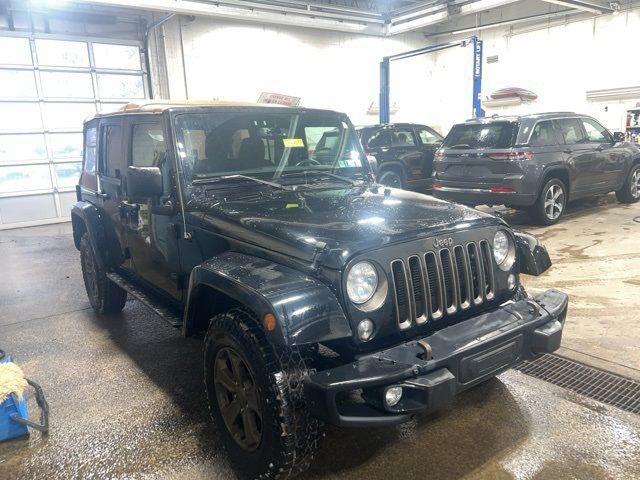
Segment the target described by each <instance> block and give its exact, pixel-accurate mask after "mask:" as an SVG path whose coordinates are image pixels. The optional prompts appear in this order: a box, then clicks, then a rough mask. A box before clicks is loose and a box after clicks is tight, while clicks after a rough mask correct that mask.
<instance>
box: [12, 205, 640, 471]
mask: <svg viewBox="0 0 640 480" xmlns="http://www.w3.org/2000/svg"><path fill="white" fill-rule="evenodd" d="M606 201H608V200H606V199H605V202H606ZM595 208H596V209H601V210H597V212H596V214H595V215H593V216H591V217H589V216H588V215H583V214H581V213H580V210H579V211H578V218H577V219H576V218H575V217H571V216H569V217H568V220H569V222H574V221H576V220H577V221H579V223H577V224H571V223H569V224H568V225H569V228H570V229H574V230H579V229H583V230H584V229H586V228H594V229H595V228H598V230H597V231H600V228H601V227H599V226H597V223H598V220H594V219H596V218H598V216H600V215H603V216H605V217H607V218H608V221H609V223H610V225H613V227H612V228H613V229H614V230H615V231H617V230H618V229H620V230H621V231H622V232H624V230H622V228H623V226H624V227H626V226H627V225H626V223H625V222H626V217H628V216H629V212H628V211H622V210H618V208H622V207H618V206H616V205H613V204H611V205H609V206H608V207H607V206H606V205H605V206H604V207H602V205H596V206H595ZM633 208H634V209H637V210H634V211H635V212H636V216H639V215H640V209H638V206H634V207H633ZM508 215H513V214H512V213H509V214H508ZM570 215H571V212H570ZM515 220H518V218H517V217H516V218H515ZM520 221H521V223H522V224H526V220H524V219H521V220H520ZM615 222H618V223H615ZM589 225H590V226H589ZM639 227H640V224H639ZM554 228H556V229H557V228H566V225H563V224H561V225H558V226H556V227H550V228H548V229H540V231H542V232H543V233H544V232H545V231H546V232H549V231H551V230H552V229H554ZM583 230H580V231H583ZM560 234H562V235H560ZM574 237H575V240H574V241H573V243H571V235H570V234H564V232H559V234H558V238H559V239H558V240H554V239H553V236H552V235H550V236H549V238H548V240H547V243H548V244H549V245H550V249H551V251H552V254H554V251H555V250H559V249H562V248H565V246H567V245H574V246H575V247H576V249H579V248H581V247H582V246H584V242H587V243H588V239H586V238H584V235H574ZM636 238H640V237H636ZM619 243H620V245H619V251H621V252H623V253H624V252H626V250H625V249H627V248H630V249H633V246H629V245H627V243H626V241H625V240H624V238H621V239H620V242H619ZM638 250H639V248H638V247H637V241H636V247H635V252H636V254H637V252H638ZM583 252H589V249H588V248H587V249H585V250H583ZM631 253H633V252H631ZM588 254H591V253H588ZM556 255H557V254H556ZM563 255H564V256H562V257H560V256H558V257H559V259H560V261H558V262H557V263H556V267H555V268H558V269H559V268H565V267H564V265H565V264H566V265H568V264H569V263H571V258H572V256H571V254H570V253H569V251H567V252H565V254H563ZM597 261H598V263H602V262H606V261H607V260H605V259H604V258H599V259H597ZM589 268H591V267H589ZM636 269H637V263H636ZM582 271H584V270H582ZM588 271H590V270H588ZM0 272H2V276H3V278H2V281H1V282H0V305H1V307H0V348H4V349H5V350H7V351H8V352H11V353H12V354H14V355H15V356H16V358H17V360H18V361H19V363H20V365H21V366H22V367H23V369H24V370H25V372H26V373H27V375H28V376H30V377H32V378H33V379H34V380H36V381H38V382H39V383H41V384H42V386H43V388H44V390H45V393H46V394H47V397H48V400H49V403H50V405H51V434H50V435H49V436H48V437H47V438H42V437H40V436H39V435H38V434H34V435H33V436H32V437H31V438H29V439H27V440H14V441H9V442H4V443H0V479H2V480H5V479H7V480H9V479H14V478H24V479H32V478H33V479H39V478H42V479H67V478H96V479H102V478H176V479H177V478H180V479H183V478H187V479H191V478H194V479H196V478H214V479H217V478H225V479H226V478H234V477H233V473H232V471H231V470H230V469H229V466H228V464H227V462H226V458H225V454H224V450H223V449H222V448H221V445H220V442H219V439H218V436H217V434H216V429H215V426H213V425H212V424H211V422H210V421H209V417H208V413H207V410H206V403H205V396H204V388H203V385H202V358H201V341H200V340H199V339H198V338H190V339H186V340H185V339H183V338H182V337H181V336H180V335H179V333H178V332H176V331H175V330H173V329H172V328H171V327H169V326H168V325H166V324H164V323H163V322H162V321H161V320H160V319H158V318H156V317H155V316H154V315H152V314H150V313H149V312H148V310H146V309H145V308H144V307H142V306H141V305H140V304H139V303H138V302H136V301H129V302H128V303H127V306H126V308H125V310H124V312H123V313H122V314H121V315H118V316H115V317H111V318H98V317H96V316H95V315H94V314H93V312H92V311H91V310H90V309H89V304H88V301H87V299H86V295H85V293H84V289H83V286H82V280H81V276H80V269H79V265H78V255H77V252H76V251H75V249H74V247H73V244H72V240H71V237H70V228H69V226H68V225H63V226H49V227H38V228H32V229H24V230H16V231H8V232H0ZM623 273H624V272H623V271H621V272H620V275H619V276H618V277H615V278H613V279H612V280H611V282H614V284H615V285H617V282H622V283H624V281H623V280H624V279H622V278H620V276H623ZM547 275H548V278H547V281H549V282H560V281H568V280H569V279H567V278H564V279H560V278H556V277H553V276H552V274H551V273H550V274H547ZM577 275H578V274H575V276H574V279H576V280H578V278H577ZM594 275H595V273H594ZM527 280H529V279H527ZM527 280H525V281H527ZM535 281H536V282H538V281H541V279H536V280H535ZM543 283H544V282H543ZM538 285H540V286H542V283H539V284H538V283H536V284H535V285H534V286H532V287H531V288H532V289H535V288H537V287H538ZM616 288H618V287H617V286H616V287H615V288H613V289H610V290H612V291H613V290H615V289H616ZM620 288H626V287H620ZM596 290H597V291H598V292H597V293H598V295H597V296H604V297H605V298H609V297H610V296H612V295H613V293H611V292H610V291H606V289H603V288H602V286H601V285H599V284H597V285H595V286H594V291H593V292H592V293H594V295H595V293H596ZM603 290H605V291H603ZM635 301H638V298H636V299H635ZM585 308H586V307H585ZM578 312H581V310H578ZM636 312H637V311H636ZM572 314H573V313H572V312H570V316H569V319H568V322H569V323H568V325H570V324H572V322H574V323H573V326H572V327H571V329H570V330H568V331H570V332H571V335H568V336H567V337H566V339H565V342H567V343H570V344H572V345H576V346H580V345H581V343H580V342H586V343H585V345H588V344H589V342H592V343H593V344H595V343H597V342H596V341H597V340H598V339H597V338H596V339H595V340H591V338H592V337H591V335H592V333H591V332H589V331H585V330H584V329H582V328H581V323H580V322H578V321H576V320H574V319H576V318H581V317H578V316H572ZM579 315H582V313H579ZM620 315H629V317H631V316H632V315H633V314H632V313H630V312H620ZM607 321H609V322H614V318H613V317H611V318H607ZM612 328H613V327H612ZM616 328H619V329H624V327H623V326H620V325H618V326H617V327H616ZM633 328H634V327H633V326H632V327H631V328H630V329H628V331H629V332H631V333H632V334H633V332H634V330H633ZM627 341H629V342H630V341H632V340H627ZM571 342H573V343H571ZM635 345H636V346H637V345H638V343H637V342H636V343H635ZM598 348H600V349H601V350H600V351H601V352H604V353H606V349H604V348H603V347H600V346H598ZM625 355H627V353H625ZM632 355H633V353H632ZM635 355H640V354H639V353H637V349H636V353H635ZM623 359H624V357H620V361H623ZM31 403H32V404H33V402H31ZM31 407H32V408H33V407H35V406H34V405H31ZM324 443H325V445H324V448H323V450H322V451H321V453H320V454H319V457H318V458H317V461H316V463H315V465H314V467H313V468H312V470H311V471H310V472H308V474H307V475H305V477H304V478H307V479H319V478H344V479H360V478H362V479H365V478H370V479H383V478H384V479H387V478H395V477H403V478H410V479H413V478H425V479H426V478H429V479H445V480H446V479H462V478H464V479H476V478H478V479H480V478H482V479H503V478H504V479H564V478H576V479H625V480H626V479H635V478H640V416H638V415H633V414H629V413H625V412H622V411H619V410H617V409H615V408H612V407H607V406H604V405H602V404H599V403H597V402H595V401H591V400H588V399H585V398H583V397H580V396H578V395H575V394H572V393H570V392H567V391H566V390H563V389H561V388H558V387H554V386H552V385H550V384H547V383H545V382H542V381H539V380H536V379H533V378H530V377H527V376H525V375H523V374H521V373H519V372H515V371H510V372H507V373H505V374H503V375H501V376H500V377H499V378H497V379H494V380H492V381H490V382H488V383H486V384H484V385H481V386H479V387H477V388H475V389H473V390H471V391H469V392H465V393H464V394H462V395H460V396H459V397H458V398H457V400H456V402H455V404H454V405H452V407H451V408H449V409H447V410H445V411H443V412H441V413H440V414H437V415H435V416H432V417H429V418H425V419H421V420H420V421H417V422H412V423H409V424H406V425H403V426H399V427H395V428H388V429H375V430H348V429H344V430H342V429H341V430H337V429H331V430H329V431H328V433H327V436H326V439H325V442H324Z"/></svg>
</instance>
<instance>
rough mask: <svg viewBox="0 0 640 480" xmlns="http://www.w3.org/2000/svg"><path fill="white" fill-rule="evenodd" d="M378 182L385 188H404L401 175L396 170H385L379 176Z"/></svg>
mask: <svg viewBox="0 0 640 480" xmlns="http://www.w3.org/2000/svg"><path fill="white" fill-rule="evenodd" d="M378 182H380V183H381V184H382V185H384V186H386V187H391V188H404V182H403V180H402V174H400V172H398V171H397V170H385V171H384V172H382V173H381V174H380V178H379V179H378Z"/></svg>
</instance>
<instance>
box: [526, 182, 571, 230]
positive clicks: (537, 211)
mask: <svg viewBox="0 0 640 480" xmlns="http://www.w3.org/2000/svg"><path fill="white" fill-rule="evenodd" d="M567 199H568V196H567V187H566V186H565V184H564V183H563V182H562V180H560V179H558V178H552V179H550V180H549V181H548V182H547V183H545V185H544V187H542V190H541V191H540V195H539V197H538V200H537V201H536V203H535V204H534V205H533V207H532V208H531V209H529V213H530V214H531V216H532V217H533V218H534V219H535V220H536V222H537V223H539V224H540V225H553V224H554V223H557V222H558V220H560V217H561V216H562V214H563V213H564V210H565V207H566V206H567Z"/></svg>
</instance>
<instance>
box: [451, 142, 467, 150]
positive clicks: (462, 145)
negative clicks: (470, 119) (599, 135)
mask: <svg viewBox="0 0 640 480" xmlns="http://www.w3.org/2000/svg"><path fill="white" fill-rule="evenodd" d="M449 148H456V149H457V148H471V145H469V144H468V143H458V144H457V145H451V146H450V147H449Z"/></svg>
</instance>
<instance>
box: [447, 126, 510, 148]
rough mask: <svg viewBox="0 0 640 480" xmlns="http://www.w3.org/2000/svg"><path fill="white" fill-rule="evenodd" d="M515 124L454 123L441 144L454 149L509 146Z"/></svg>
mask: <svg viewBox="0 0 640 480" xmlns="http://www.w3.org/2000/svg"><path fill="white" fill-rule="evenodd" d="M515 126H516V124H515V123H513V122H492V123H480V124H477V123H462V124H459V125H454V126H453V128H452V129H451V131H450V132H449V135H447V138H445V139H444V143H443V144H442V146H443V147H444V148H454V149H476V148H510V147H511V143H512V140H513V136H514V133H515Z"/></svg>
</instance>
